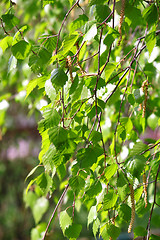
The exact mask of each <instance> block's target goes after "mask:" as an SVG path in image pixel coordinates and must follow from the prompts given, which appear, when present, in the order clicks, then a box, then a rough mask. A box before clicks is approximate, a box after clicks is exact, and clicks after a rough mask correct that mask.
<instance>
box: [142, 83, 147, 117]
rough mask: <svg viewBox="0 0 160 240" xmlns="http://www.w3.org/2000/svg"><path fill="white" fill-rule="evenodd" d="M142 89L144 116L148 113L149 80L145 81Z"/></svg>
mask: <svg viewBox="0 0 160 240" xmlns="http://www.w3.org/2000/svg"><path fill="white" fill-rule="evenodd" d="M142 90H143V92H144V104H143V112H142V117H143V118H144V117H145V113H146V105H147V98H148V81H147V80H145V81H144V82H143V84H142Z"/></svg>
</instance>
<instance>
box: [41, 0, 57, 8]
mask: <svg viewBox="0 0 160 240" xmlns="http://www.w3.org/2000/svg"><path fill="white" fill-rule="evenodd" d="M54 2H55V0H42V7H43V8H44V7H45V6H46V5H47V4H52V3H54Z"/></svg>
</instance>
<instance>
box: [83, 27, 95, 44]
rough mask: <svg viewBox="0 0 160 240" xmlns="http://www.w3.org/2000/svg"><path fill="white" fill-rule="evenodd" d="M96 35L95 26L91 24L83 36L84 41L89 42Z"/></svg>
mask: <svg viewBox="0 0 160 240" xmlns="http://www.w3.org/2000/svg"><path fill="white" fill-rule="evenodd" d="M96 34H97V26H96V24H93V25H92V27H91V28H90V29H89V31H88V32H87V33H86V34H85V37H84V41H90V40H91V39H92V38H94V37H95V36H96Z"/></svg>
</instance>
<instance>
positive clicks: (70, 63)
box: [66, 56, 73, 83]
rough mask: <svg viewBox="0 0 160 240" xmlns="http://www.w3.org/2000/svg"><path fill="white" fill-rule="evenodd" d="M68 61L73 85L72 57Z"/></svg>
mask: <svg viewBox="0 0 160 240" xmlns="http://www.w3.org/2000/svg"><path fill="white" fill-rule="evenodd" d="M66 60H67V65H68V68H69V75H70V79H71V82H72V83H73V75H72V60H71V56H67V58H66Z"/></svg>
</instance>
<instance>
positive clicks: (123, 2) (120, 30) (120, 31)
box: [118, 0, 125, 46]
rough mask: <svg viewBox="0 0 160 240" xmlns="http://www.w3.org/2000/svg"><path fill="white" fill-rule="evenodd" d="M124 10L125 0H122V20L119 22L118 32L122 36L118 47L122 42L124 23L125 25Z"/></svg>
mask: <svg viewBox="0 0 160 240" xmlns="http://www.w3.org/2000/svg"><path fill="white" fill-rule="evenodd" d="M124 9H125V0H122V7H121V14H120V20H119V26H118V31H119V34H120V38H119V41H118V46H119V45H120V43H121V41H122V23H123V18H124Z"/></svg>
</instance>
